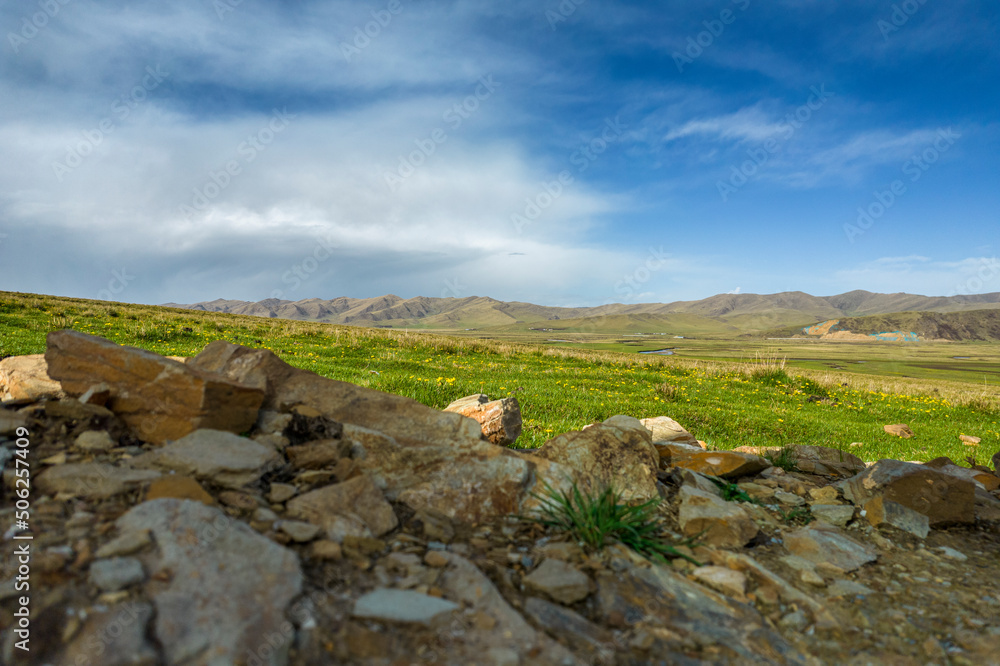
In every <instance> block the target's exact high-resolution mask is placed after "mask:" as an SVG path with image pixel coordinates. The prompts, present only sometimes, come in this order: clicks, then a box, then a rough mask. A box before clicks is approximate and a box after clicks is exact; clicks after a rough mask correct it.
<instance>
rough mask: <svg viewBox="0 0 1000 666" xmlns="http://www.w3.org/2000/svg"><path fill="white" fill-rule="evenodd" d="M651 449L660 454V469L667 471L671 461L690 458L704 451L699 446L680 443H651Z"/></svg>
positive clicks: (671, 463)
mask: <svg viewBox="0 0 1000 666" xmlns="http://www.w3.org/2000/svg"><path fill="white" fill-rule="evenodd" d="M653 448H655V449H656V452H657V453H659V454H660V469H669V468H670V466H671V465H673V461H674V459H675V458H676V459H677V460H683V459H685V458H690V457H691V456H693V455H694V454H696V453H703V452H704V451H705V449H703V448H701V447H700V446H693V445H691V444H684V443H682V442H653Z"/></svg>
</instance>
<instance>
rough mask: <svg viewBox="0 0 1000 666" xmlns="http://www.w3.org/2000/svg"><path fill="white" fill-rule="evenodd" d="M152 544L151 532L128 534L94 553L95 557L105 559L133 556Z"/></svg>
mask: <svg viewBox="0 0 1000 666" xmlns="http://www.w3.org/2000/svg"><path fill="white" fill-rule="evenodd" d="M152 542H153V540H152V539H151V538H150V536H149V531H147V530H142V531H138V532H126V533H125V534H122V535H121V536H118V537H116V538H114V539H112V540H111V541H109V542H107V543H106V544H104V545H103V546H101V547H100V548H98V549H97V552H96V553H94V557H99V558H105V557H120V556H122V555H131V554H132V553H134V552H135V551H137V550H142V549H143V548H145V547H146V546H148V545H149V544H151V543H152Z"/></svg>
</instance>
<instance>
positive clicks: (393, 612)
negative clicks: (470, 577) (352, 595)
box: [351, 589, 460, 626]
mask: <svg viewBox="0 0 1000 666" xmlns="http://www.w3.org/2000/svg"><path fill="white" fill-rule="evenodd" d="M459 608H460V606H459V605H458V604H456V603H454V602H451V601H447V600H446V599H439V598H437V597H432V596H429V595H426V594H421V593H420V592H414V591H413V590H392V589H379V590H375V591H374V592H369V593H368V594H366V595H364V596H363V597H361V598H360V599H358V600H357V601H355V602H354V608H353V610H352V611H351V614H352V615H354V617H360V618H365V619H368V620H381V621H383V622H400V623H404V624H422V625H424V626H432V625H434V624H436V623H437V622H439V621H441V620H443V619H444V618H446V617H448V616H449V615H451V614H452V613H453V612H455V611H456V610H458V609H459Z"/></svg>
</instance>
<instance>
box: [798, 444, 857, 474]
mask: <svg viewBox="0 0 1000 666" xmlns="http://www.w3.org/2000/svg"><path fill="white" fill-rule="evenodd" d="M789 449H790V452H789V455H790V456H791V458H792V459H793V460H794V461H795V467H796V469H797V470H798V471H800V472H804V473H806V474H818V475H820V476H842V477H843V476H854V475H855V474H857V473H858V472H860V471H861V470H863V469H864V468H865V461H864V460H862V459H861V458H859V457H857V456H856V455H854V454H852V453H848V452H847V451H842V450H841V449H834V448H831V447H829V446H806V445H799V444H797V445H795V446H791V447H789Z"/></svg>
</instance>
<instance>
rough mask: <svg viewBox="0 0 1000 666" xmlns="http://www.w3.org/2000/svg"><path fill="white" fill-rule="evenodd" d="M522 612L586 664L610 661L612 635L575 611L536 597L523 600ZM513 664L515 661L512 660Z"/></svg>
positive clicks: (611, 656)
mask: <svg viewBox="0 0 1000 666" xmlns="http://www.w3.org/2000/svg"><path fill="white" fill-rule="evenodd" d="M524 614H525V615H526V616H528V617H529V618H531V619H532V620H534V622H535V624H537V625H538V626H540V627H541V628H543V629H544V630H545V631H546V632H548V633H549V634H552V635H555V636H557V637H559V638H562V639H564V640H565V641H566V643H567V644H568V645H570V646H572V647H573V649H574V650H575V651H577V652H578V653H582V654H580V656H582V657H584V658H585V659H586V663H611V661H612V659H613V657H614V653H615V646H614V635H613V634H612V633H611V632H610V631H608V630H607V629H605V628H604V627H601V626H598V625H596V624H594V623H593V622H591V621H590V620H588V619H587V618H585V617H583V616H582V615H580V614H579V613H577V612H575V611H573V610H570V609H569V608H566V607H565V606H560V605H559V604H554V603H551V602H549V601H546V600H544V599H540V598H539V597H529V598H528V599H527V600H525V602H524ZM515 663H517V662H515Z"/></svg>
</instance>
